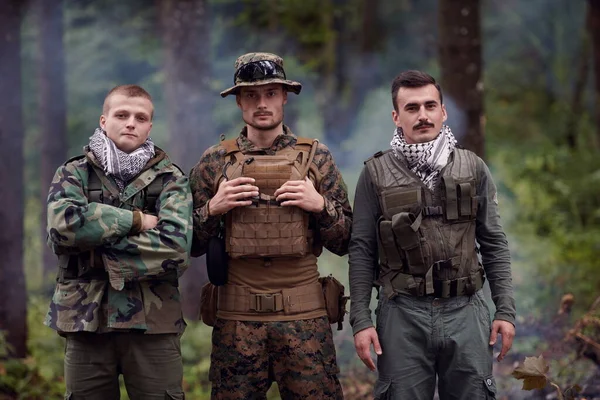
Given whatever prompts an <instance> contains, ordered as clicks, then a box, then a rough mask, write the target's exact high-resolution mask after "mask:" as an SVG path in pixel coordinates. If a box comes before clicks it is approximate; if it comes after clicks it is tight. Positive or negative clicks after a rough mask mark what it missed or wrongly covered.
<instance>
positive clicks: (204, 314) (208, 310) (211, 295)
mask: <svg viewBox="0 0 600 400" xmlns="http://www.w3.org/2000/svg"><path fill="white" fill-rule="evenodd" d="M217 302H218V290H217V287H216V286H215V285H213V284H212V283H210V282H207V283H206V284H205V285H204V286H202V294H201V295H200V319H202V322H204V323H205V324H206V325H208V326H215V322H217Z"/></svg>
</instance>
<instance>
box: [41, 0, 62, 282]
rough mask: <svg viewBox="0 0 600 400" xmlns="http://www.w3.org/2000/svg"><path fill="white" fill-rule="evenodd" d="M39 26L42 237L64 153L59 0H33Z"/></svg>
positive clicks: (50, 259) (47, 260) (46, 255)
mask: <svg viewBox="0 0 600 400" xmlns="http://www.w3.org/2000/svg"><path fill="white" fill-rule="evenodd" d="M35 8H36V17H37V25H38V27H39V39H38V43H39V54H40V56H39V60H40V61H39V63H38V78H39V87H40V90H39V107H40V108H39V110H40V112H39V117H40V135H41V137H40V144H41V157H40V185H41V188H40V189H41V190H40V192H41V204H42V221H41V228H42V237H46V215H47V209H46V207H45V205H46V198H47V196H48V187H49V185H50V182H51V181H52V177H53V175H54V172H55V171H56V168H58V166H59V165H60V164H61V163H63V162H64V161H65V158H66V157H67V123H66V113H67V106H66V95H65V59H64V46H63V1H62V0H35ZM42 247H43V249H44V250H43V257H42V262H43V270H44V275H45V276H48V275H49V274H50V273H51V271H54V266H55V264H56V262H55V261H56V259H55V257H54V254H53V253H52V252H51V251H50V249H49V248H48V247H47V246H42Z"/></svg>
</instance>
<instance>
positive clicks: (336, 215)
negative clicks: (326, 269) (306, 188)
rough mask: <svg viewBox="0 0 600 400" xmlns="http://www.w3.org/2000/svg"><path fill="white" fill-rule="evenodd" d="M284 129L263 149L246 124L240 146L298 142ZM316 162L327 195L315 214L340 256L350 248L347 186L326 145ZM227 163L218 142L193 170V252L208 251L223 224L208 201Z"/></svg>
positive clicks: (273, 148)
mask: <svg viewBox="0 0 600 400" xmlns="http://www.w3.org/2000/svg"><path fill="white" fill-rule="evenodd" d="M283 129H284V134H282V135H279V136H278V137H277V138H275V140H274V141H273V144H272V145H271V147H270V148H269V149H260V148H257V147H256V146H255V145H254V144H252V142H250V141H249V140H248V137H247V134H246V128H244V129H243V130H242V132H240V135H239V137H238V138H237V143H238V147H239V148H240V151H241V152H242V153H243V154H246V153H248V152H253V153H257V154H265V155H269V154H275V152H276V151H278V150H281V149H283V148H285V147H287V146H295V144H296V136H295V135H294V134H293V133H292V131H291V130H290V129H289V128H288V127H287V126H284V127H283ZM313 163H314V164H315V165H316V166H317V168H318V170H319V172H320V173H321V175H322V176H323V179H322V181H321V185H320V187H319V188H318V190H319V193H320V194H321V195H322V196H323V198H324V199H325V209H324V210H323V211H322V212H320V213H316V214H312V216H313V217H314V219H315V220H316V222H317V226H318V228H319V233H320V238H321V242H322V244H323V246H324V247H325V248H326V249H328V250H329V251H331V252H332V253H335V254H337V255H340V256H341V255H344V254H346V253H347V252H348V242H349V241H350V232H351V229H352V209H351V208H350V203H349V202H348V189H347V188H346V184H345V183H344V180H343V179H342V175H341V173H340V171H339V170H338V168H337V166H336V165H335V162H334V160H333V156H332V155H331V153H330V152H329V149H328V148H327V146H325V145H324V144H322V143H319V146H318V148H317V152H316V153H315V158H314V160H313ZM224 164H225V149H224V148H223V147H222V146H220V145H219V144H217V145H215V146H212V147H210V148H209V149H208V150H206V151H205V152H204V154H203V155H202V157H201V158H200V161H199V162H198V164H196V166H194V168H192V170H191V172H190V188H191V190H192V196H193V198H194V212H193V218H194V256H199V255H202V254H204V253H206V247H207V243H208V239H209V238H210V237H212V236H215V235H216V234H217V233H218V230H219V227H220V222H221V218H220V217H219V216H209V215H208V211H207V203H208V201H209V200H210V199H211V198H212V197H213V196H214V195H215V193H214V189H213V187H214V184H215V181H216V180H217V179H219V178H220V177H221V174H222V171H223V166H224Z"/></svg>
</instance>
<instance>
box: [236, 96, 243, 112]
mask: <svg viewBox="0 0 600 400" xmlns="http://www.w3.org/2000/svg"><path fill="white" fill-rule="evenodd" d="M240 99H241V98H240V94H239V93H238V94H236V95H235V104H237V106H238V108H239V109H240V110H241V109H242V103H241V101H240Z"/></svg>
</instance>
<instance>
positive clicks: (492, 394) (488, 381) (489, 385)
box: [483, 375, 497, 399]
mask: <svg viewBox="0 0 600 400" xmlns="http://www.w3.org/2000/svg"><path fill="white" fill-rule="evenodd" d="M483 386H485V394H486V395H487V397H486V399H495V398H496V391H497V390H496V380H495V379H494V377H493V376H491V375H490V376H488V377H486V378H485V379H484V380H483Z"/></svg>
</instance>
